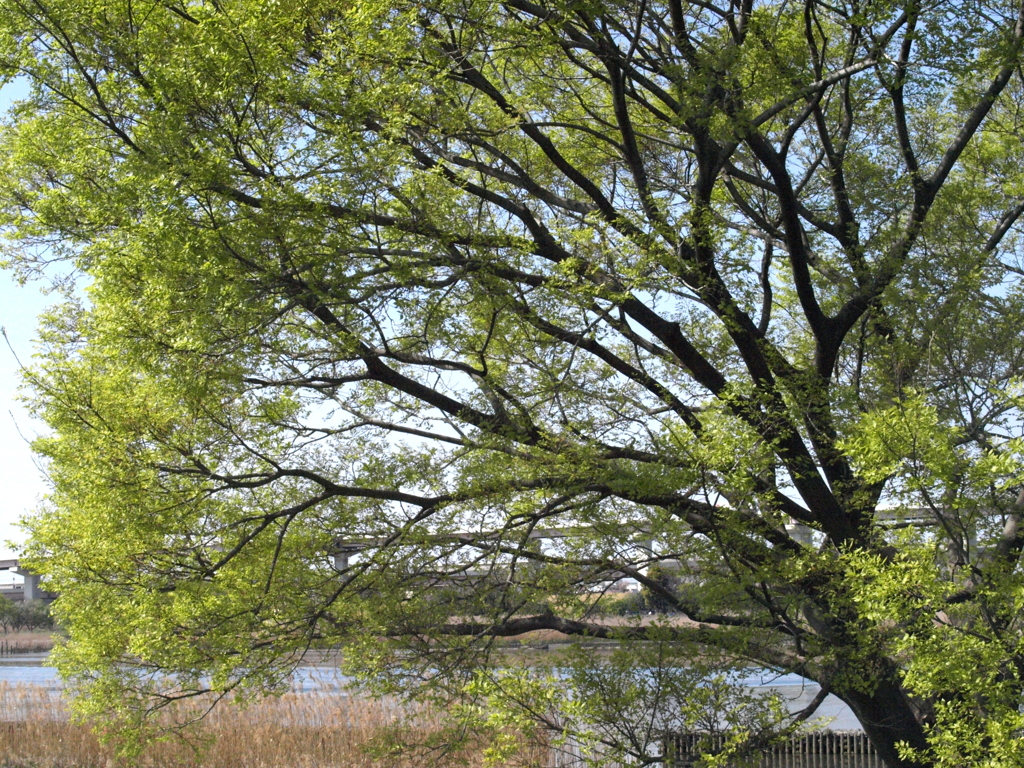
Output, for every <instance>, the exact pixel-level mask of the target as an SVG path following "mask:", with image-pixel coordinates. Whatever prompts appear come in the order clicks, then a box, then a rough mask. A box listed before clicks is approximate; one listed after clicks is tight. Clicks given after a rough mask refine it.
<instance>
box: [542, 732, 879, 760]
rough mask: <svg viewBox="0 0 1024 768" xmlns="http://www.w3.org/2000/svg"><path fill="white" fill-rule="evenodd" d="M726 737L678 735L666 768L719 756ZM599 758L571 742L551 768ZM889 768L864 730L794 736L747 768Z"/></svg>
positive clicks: (669, 742)
mask: <svg viewBox="0 0 1024 768" xmlns="http://www.w3.org/2000/svg"><path fill="white" fill-rule="evenodd" d="M725 738H726V737H725V736H709V735H707V734H677V735H675V736H672V737H670V738H668V739H666V740H665V742H664V746H663V749H662V755H663V758H662V763H661V766H662V768H688V767H689V766H693V765H695V764H696V763H697V761H698V760H699V759H700V756H701V754H702V750H704V751H710V752H711V753H715V752H718V751H720V750H721V749H722V748H723V747H724V746H725ZM588 757H590V758H593V757H595V756H594V755H593V754H591V753H589V752H588V750H586V749H585V748H583V747H581V746H580V745H579V744H577V743H575V742H572V741H570V742H569V743H565V744H561V745H559V746H558V747H555V748H553V749H552V750H551V753H550V760H549V762H548V768H586V766H587V765H588V760H587V758H588ZM602 762H604V764H605V765H606V766H607V768H635V766H634V764H633V763H631V762H629V761H623V762H618V761H613V762H612V763H611V764H610V765H609V764H608V763H607V762H606V761H602ZM751 766H755V767H756V768H885V764H884V763H883V762H882V760H881V758H880V757H879V756H878V754H877V753H876V752H875V750H874V747H872V746H871V742H870V741H868V739H867V736H865V735H864V734H863V733H862V732H860V731H819V732H815V733H809V734H802V735H798V736H791V737H790V738H789V739H787V740H786V741H784V742H782V743H781V744H776V745H775V746H773V747H769V748H767V749H765V750H764V751H763V752H762V753H761V756H760V760H757V761H751V760H748V761H746V762H745V763H743V768H750V767H751Z"/></svg>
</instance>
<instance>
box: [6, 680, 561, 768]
mask: <svg viewBox="0 0 1024 768" xmlns="http://www.w3.org/2000/svg"><path fill="white" fill-rule="evenodd" d="M445 725H446V723H445V721H444V714H443V713H441V712H436V711H428V710H416V711H412V710H409V709H408V708H404V707H402V706H400V705H399V704H397V703H396V702H393V701H387V700H385V701H376V700H370V699H364V698H358V697H350V696H347V695H343V694H316V693H301V694H300V693H290V694H286V695H284V696H282V697H280V698H274V699H267V700H265V701H262V702H260V703H258V704H255V705H253V706H250V707H248V708H244V709H243V708H239V707H236V706H233V705H226V706H221V707H218V708H216V709H215V710H214V711H213V712H212V713H210V715H208V716H207V717H206V718H204V719H203V720H202V721H201V722H200V723H199V724H198V725H197V726H196V727H195V729H194V730H192V731H191V732H190V734H189V736H190V738H191V739H193V740H198V741H201V742H202V743H203V744H204V746H203V747H202V748H201V749H200V750H199V751H196V750H195V749H194V748H193V747H192V746H190V745H189V744H188V743H187V742H185V741H183V740H181V739H170V740H168V741H163V742H158V743H156V744H153V745H151V746H150V747H149V748H148V749H147V750H146V752H144V753H143V754H142V755H141V756H140V757H139V758H136V759H134V760H133V761H132V763H131V764H132V765H134V766H139V767H140V768H335V767H337V768H446V767H447V766H468V768H476V767H477V766H482V765H483V763H484V759H483V758H484V755H483V747H482V745H480V744H479V743H477V744H472V743H471V744H470V745H469V746H465V745H463V746H461V747H459V748H450V747H449V746H447V745H446V744H445V743H444V739H443V738H439V737H441V735H442V732H443V729H444V726H445ZM546 763H547V751H546V750H545V749H543V748H542V747H540V746H538V747H536V748H534V749H530V750H526V751H524V753H523V754H522V756H521V764H523V765H534V766H536V765H544V764H546ZM117 765H119V761H118V760H117V758H116V756H115V752H114V749H113V748H112V747H111V746H109V745H103V744H101V743H100V742H99V741H98V739H97V738H96V736H95V735H94V734H93V733H92V732H91V730H90V729H89V727H88V726H85V725H80V724H76V723H72V722H70V721H69V720H68V717H67V711H66V709H65V706H64V702H63V701H62V700H61V698H60V694H59V692H56V691H49V690H46V689H45V688H42V687H39V686H29V685H10V684H5V683H0V766H3V767H4V768H113V767H114V766H117Z"/></svg>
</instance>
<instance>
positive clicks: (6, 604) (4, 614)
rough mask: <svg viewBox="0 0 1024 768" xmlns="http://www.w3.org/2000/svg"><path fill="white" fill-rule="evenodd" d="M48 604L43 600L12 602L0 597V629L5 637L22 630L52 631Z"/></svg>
mask: <svg viewBox="0 0 1024 768" xmlns="http://www.w3.org/2000/svg"><path fill="white" fill-rule="evenodd" d="M53 628H54V620H53V616H52V615H51V614H50V604H49V603H47V602H44V601H43V600H26V601H24V602H18V603H16V602H14V601H13V600H9V599H8V598H6V597H3V596H0V629H2V630H3V633H4V634H5V635H6V634H7V633H9V632H20V631H21V630H23V629H53Z"/></svg>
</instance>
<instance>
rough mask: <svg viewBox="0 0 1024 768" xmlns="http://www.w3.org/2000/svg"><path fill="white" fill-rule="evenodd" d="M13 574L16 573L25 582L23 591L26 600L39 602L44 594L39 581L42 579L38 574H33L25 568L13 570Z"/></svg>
mask: <svg viewBox="0 0 1024 768" xmlns="http://www.w3.org/2000/svg"><path fill="white" fill-rule="evenodd" d="M11 573H16V574H18V575H19V576H21V577H22V578H23V579H24V580H25V584H24V586H23V587H22V589H21V592H22V594H23V595H24V600H26V601H28V600H39V599H40V598H41V597H42V596H43V592H42V590H41V589H39V580H40V579H41V578H42V577H41V576H40V575H39V574H38V573H32V572H31V571H27V570H25V569H24V568H20V567H18V568H11Z"/></svg>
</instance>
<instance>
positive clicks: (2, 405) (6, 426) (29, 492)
mask: <svg viewBox="0 0 1024 768" xmlns="http://www.w3.org/2000/svg"><path fill="white" fill-rule="evenodd" d="M24 94H25V83H23V82H17V81H16V82H14V83H11V84H9V85H7V86H5V87H4V88H2V89H0V111H6V109H7V107H8V105H9V104H10V103H11V101H12V100H13V99H17V98H19V97H21V96H22V95H24ZM44 287H45V286H44V285H43V284H41V283H29V284H27V285H19V284H18V281H17V280H16V279H15V277H14V275H13V274H12V273H11V272H8V271H4V270H0V325H2V326H3V327H4V329H5V330H6V332H7V339H8V341H9V343H10V348H8V345H7V344H6V343H2V339H0V489H2V494H0V559H3V558H5V557H10V556H11V555H12V548H11V546H10V545H9V544H8V543H7V542H8V541H10V540H13V541H14V542H15V543H20V542H22V541H24V539H25V534H24V533H22V532H21V531H20V530H19V529H18V528H16V527H15V523H17V521H18V520H19V519H20V518H22V517H24V516H25V515H26V514H28V513H29V512H30V511H31V510H32V509H33V508H35V506H36V504H37V503H38V500H39V498H40V497H41V496H42V495H43V494H44V493H45V492H46V486H45V483H44V481H43V475H42V472H41V471H40V469H39V467H38V466H37V461H36V460H35V459H34V457H33V455H32V451H31V449H30V448H29V445H28V441H29V440H31V439H32V438H33V437H36V436H37V435H39V434H40V432H41V431H42V429H43V427H42V426H41V425H40V424H38V423H37V422H34V421H33V420H32V419H31V418H30V417H29V415H28V414H27V413H26V412H25V409H24V408H23V407H22V406H21V404H20V403H19V402H18V401H17V388H18V363H17V361H16V359H15V354H16V355H17V357H18V358H20V359H21V361H22V362H23V363H30V362H31V360H32V354H33V352H34V351H35V350H34V346H33V339H34V338H35V335H36V326H37V322H38V320H37V318H38V316H39V313H40V312H42V311H43V310H44V309H45V308H46V307H47V306H49V305H50V304H52V303H54V302H55V301H56V299H57V297H56V296H53V297H49V296H46V295H44V293H43V290H42V289H43V288H44ZM12 349H13V352H12ZM3 574H4V572H2V571H0V576H2V575H3ZM0 580H2V579H0Z"/></svg>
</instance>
